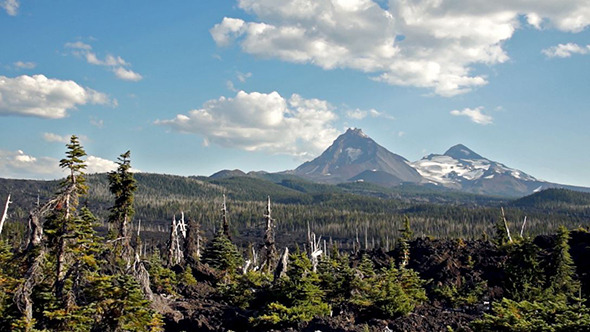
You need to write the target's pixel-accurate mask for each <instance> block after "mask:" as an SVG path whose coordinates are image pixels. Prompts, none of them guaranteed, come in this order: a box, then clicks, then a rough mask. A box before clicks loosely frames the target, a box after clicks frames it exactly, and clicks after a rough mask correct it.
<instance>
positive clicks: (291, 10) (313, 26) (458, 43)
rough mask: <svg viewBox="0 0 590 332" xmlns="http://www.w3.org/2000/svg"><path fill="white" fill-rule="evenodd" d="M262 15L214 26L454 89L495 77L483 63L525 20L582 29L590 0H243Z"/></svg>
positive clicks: (261, 49) (307, 56)
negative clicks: (479, 69) (480, 68)
mask: <svg viewBox="0 0 590 332" xmlns="http://www.w3.org/2000/svg"><path fill="white" fill-rule="evenodd" d="M238 6H239V8H241V9H242V10H244V11H246V12H247V13H249V14H252V15H253V16H254V17H255V22H254V21H253V22H248V21H245V20H242V19H239V18H230V17H225V18H224V19H223V20H222V21H221V22H220V23H218V24H216V25H215V26H214V27H213V28H212V29H211V30H210V32H211V36H212V37H213V39H214V40H215V42H216V43H217V45H219V46H228V45H231V44H233V43H236V42H237V43H238V44H239V45H240V47H241V49H242V50H243V51H244V52H246V53H249V54H253V55H256V56H259V57H263V58H269V57H271V58H278V59H281V60H284V61H288V62H294V63H311V64H314V65H317V66H319V67H321V68H324V69H333V68H350V69H354V70H359V71H362V72H366V73H369V75H371V76H372V78H373V79H375V80H378V81H383V82H386V83H389V84H393V85H402V86H414V87H422V88H429V89H433V90H434V91H435V92H436V93H437V94H439V95H443V96H453V95H457V94H460V93H465V92H468V91H470V90H471V89H473V88H475V87H478V86H482V85H485V84H487V78H486V77H485V76H484V75H482V74H477V73H474V70H473V67H474V65H476V64H485V65H494V64H498V63H503V62H505V61H507V60H508V59H509V57H508V55H507V54H506V52H505V51H504V49H503V42H504V41H506V40H508V39H510V38H511V37H512V35H513V34H514V31H515V30H516V29H517V28H519V27H520V25H521V23H520V19H519V18H520V17H525V18H526V22H527V24H528V25H530V26H531V27H533V28H537V29H542V28H556V29H559V30H562V31H568V32H580V31H582V30H583V29H584V28H585V27H587V26H588V25H590V3H588V2H587V1H585V0H572V1H567V2H563V1H551V0H541V1H528V0H511V1H478V0H475V1H474V0H458V1H430V0H399V1H393V0H391V1H389V2H388V5H387V6H380V5H379V4H377V3H376V2H375V1H371V0H287V1H280V2H277V1H274V0H238Z"/></svg>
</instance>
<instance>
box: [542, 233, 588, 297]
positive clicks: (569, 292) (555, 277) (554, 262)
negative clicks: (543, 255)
mask: <svg viewBox="0 0 590 332" xmlns="http://www.w3.org/2000/svg"><path fill="white" fill-rule="evenodd" d="M568 241H569V231H568V230H567V228H565V227H564V226H560V227H559V229H558V230H557V236H556V239H555V245H554V246H553V250H552V252H551V257H550V262H549V264H548V266H547V272H548V277H549V290H550V292H551V293H552V295H556V296H558V297H565V298H571V297H572V296H573V295H574V294H575V293H576V291H577V290H578V289H579V287H580V284H579V282H578V281H577V280H575V279H574V275H575V267H574V261H573V259H572V257H571V255H570V253H569V250H570V245H569V243H568Z"/></svg>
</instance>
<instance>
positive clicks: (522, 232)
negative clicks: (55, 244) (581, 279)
mask: <svg viewBox="0 0 590 332" xmlns="http://www.w3.org/2000/svg"><path fill="white" fill-rule="evenodd" d="M525 225H526V216H524V221H523V222H522V227H521V228H520V237H522V235H523V234H524V226H525ZM1 229H2V228H0V230H1Z"/></svg>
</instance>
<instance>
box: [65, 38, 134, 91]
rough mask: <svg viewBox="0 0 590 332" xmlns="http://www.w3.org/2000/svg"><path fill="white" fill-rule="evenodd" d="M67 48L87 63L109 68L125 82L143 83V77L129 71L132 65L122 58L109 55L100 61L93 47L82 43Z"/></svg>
mask: <svg viewBox="0 0 590 332" xmlns="http://www.w3.org/2000/svg"><path fill="white" fill-rule="evenodd" d="M65 47H66V48H68V49H71V52H72V54H74V55H76V56H79V57H83V58H85V59H86V62H88V63H89V64H92V65H96V66H103V67H108V68H109V69H110V70H111V71H112V72H113V73H115V76H117V78H119V79H122V80H125V81H133V82H137V81H141V80H142V79H143V76H141V74H139V73H136V72H134V71H133V70H131V69H129V67H130V66H131V64H130V63H128V62H127V61H125V60H124V59H123V58H121V57H120V56H114V55H111V54H107V55H106V56H105V58H104V59H102V60H101V59H99V58H98V56H97V55H96V53H94V52H92V46H90V45H89V44H86V43H83V42H81V41H77V42H70V43H66V44H65Z"/></svg>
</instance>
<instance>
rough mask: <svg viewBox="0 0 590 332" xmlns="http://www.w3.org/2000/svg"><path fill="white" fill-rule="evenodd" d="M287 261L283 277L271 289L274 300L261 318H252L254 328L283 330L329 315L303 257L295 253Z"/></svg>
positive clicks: (322, 292) (318, 281)
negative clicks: (262, 327) (281, 328)
mask: <svg viewBox="0 0 590 332" xmlns="http://www.w3.org/2000/svg"><path fill="white" fill-rule="evenodd" d="M289 258H290V259H289V265H288V266H289V269H288V270H287V275H286V276H285V277H282V278H280V279H279V280H278V281H277V282H276V283H275V284H274V286H273V295H274V298H275V301H273V302H271V303H270V304H268V305H267V307H266V310H265V312H264V313H263V314H262V315H260V316H258V317H255V318H253V319H252V322H253V323H254V324H255V325H271V326H276V327H285V326H289V325H294V324H297V323H300V322H307V321H310V320H311V319H312V318H314V317H321V316H325V315H327V314H328V313H329V312H330V305H329V304H328V303H326V302H325V292H324V291H323V290H322V289H321V288H320V278H319V275H318V273H316V272H313V270H312V264H311V261H310V260H309V258H308V257H307V254H306V253H305V252H301V251H297V252H295V253H294V254H292V255H290V257H289Z"/></svg>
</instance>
